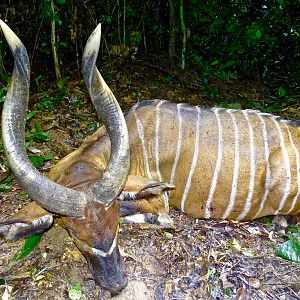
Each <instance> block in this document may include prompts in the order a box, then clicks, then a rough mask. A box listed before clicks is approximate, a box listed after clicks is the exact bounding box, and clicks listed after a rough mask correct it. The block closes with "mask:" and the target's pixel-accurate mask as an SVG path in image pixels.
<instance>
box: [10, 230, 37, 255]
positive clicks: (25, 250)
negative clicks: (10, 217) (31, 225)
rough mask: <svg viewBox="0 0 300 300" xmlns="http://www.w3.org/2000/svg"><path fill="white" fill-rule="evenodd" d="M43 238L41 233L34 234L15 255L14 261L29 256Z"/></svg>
mask: <svg viewBox="0 0 300 300" xmlns="http://www.w3.org/2000/svg"><path fill="white" fill-rule="evenodd" d="M41 238H42V234H41V233H37V234H33V235H31V236H30V237H28V238H27V239H26V240H25V243H24V246H23V247H22V248H21V249H20V250H18V251H17V253H16V254H15V255H14V260H20V259H22V258H24V257H26V256H27V255H29V254H30V253H31V252H32V251H33V250H34V249H35V248H36V246H37V245H38V244H39V242H40V240H41Z"/></svg>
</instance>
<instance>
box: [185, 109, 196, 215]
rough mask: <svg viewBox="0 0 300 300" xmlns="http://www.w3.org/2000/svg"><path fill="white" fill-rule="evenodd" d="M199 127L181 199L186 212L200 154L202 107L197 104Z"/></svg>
mask: <svg viewBox="0 0 300 300" xmlns="http://www.w3.org/2000/svg"><path fill="white" fill-rule="evenodd" d="M196 109H197V113H198V114H197V128H196V134H195V145H194V156H193V160H192V165H191V169H190V173H189V176H188V179H187V182H186V185H185V189H184V192H183V196H182V199H181V210H182V211H183V212H184V204H185V201H186V198H187V195H188V193H189V190H190V187H191V183H192V177H193V174H194V171H195V168H196V165H197V161H198V156H199V136H200V108H199V107H198V106H197V107H196Z"/></svg>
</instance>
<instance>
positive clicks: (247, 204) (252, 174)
mask: <svg viewBox="0 0 300 300" xmlns="http://www.w3.org/2000/svg"><path fill="white" fill-rule="evenodd" d="M242 112H243V114H244V116H245V119H246V121H247V124H248V128H249V147H250V179H249V191H248V196H247V199H246V202H245V206H244V210H243V211H242V213H241V214H240V215H239V216H238V217H237V220H242V219H244V218H245V217H246V216H247V214H248V213H249V211H250V209H251V204H252V197H253V192H254V183H255V147H254V133H253V127H252V125H251V122H250V120H249V116H248V112H247V111H245V110H243V111H242ZM252 113H253V112H252Z"/></svg>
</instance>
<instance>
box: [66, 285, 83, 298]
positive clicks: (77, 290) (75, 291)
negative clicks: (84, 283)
mask: <svg viewBox="0 0 300 300" xmlns="http://www.w3.org/2000/svg"><path fill="white" fill-rule="evenodd" d="M68 296H69V298H70V299H71V300H80V299H81V298H82V296H83V294H82V290H81V285H80V284H79V283H77V284H75V285H73V286H72V287H71V288H70V289H69V293H68Z"/></svg>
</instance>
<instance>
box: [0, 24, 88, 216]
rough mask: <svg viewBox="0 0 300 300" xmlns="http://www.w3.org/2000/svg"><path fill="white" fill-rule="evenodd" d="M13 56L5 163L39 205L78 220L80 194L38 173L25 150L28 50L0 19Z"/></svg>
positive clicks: (83, 199) (6, 111)
mask: <svg viewBox="0 0 300 300" xmlns="http://www.w3.org/2000/svg"><path fill="white" fill-rule="evenodd" d="M0 27H1V29H2V31H3V33H4V35H5V38H6V40H7V42H8V44H9V47H10V49H11V52H12V54H13V56H14V70H13V75H12V79H11V84H10V86H9V89H8V92H7V95H6V99H5V102H4V105H3V110H2V138H3V145H4V150H5V154H6V157H7V160H8V162H9V165H10V168H11V170H12V172H13V173H14V175H15V177H16V179H17V181H18V182H19V184H20V186H21V187H22V188H23V189H24V190H25V191H26V192H27V194H28V195H29V196H30V197H31V198H32V199H34V200H35V201H36V202H37V203H38V204H39V205H41V206H42V207H44V208H45V209H46V210H49V211H51V212H53V213H57V214H60V215H66V216H70V217H81V216H83V213H84V208H85V205H86V197H85V195H84V193H83V192H78V191H75V190H72V189H69V188H66V187H63V186H61V185H59V184H57V183H55V182H53V181H51V180H49V179H48V178H47V177H44V176H43V175H42V174H41V173H40V172H39V171H37V170H36V169H35V168H34V167H33V166H32V164H31V162H30V161H29V159H28V157H27V153H26V150H25V123H26V115H27V107H28V100H29V83H30V75H29V73H30V67H29V59H28V54H27V51H26V49H25V47H24V45H23V43H22V42H21V41H20V39H19V38H18V37H17V36H16V35H15V33H14V32H13V31H12V30H11V29H10V28H9V27H8V26H7V25H6V24H5V23H4V22H3V21H1V20H0Z"/></svg>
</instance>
